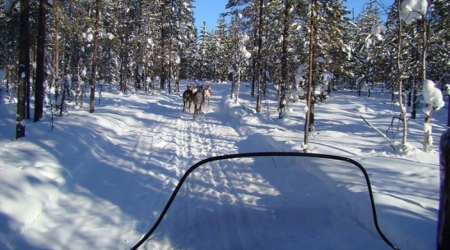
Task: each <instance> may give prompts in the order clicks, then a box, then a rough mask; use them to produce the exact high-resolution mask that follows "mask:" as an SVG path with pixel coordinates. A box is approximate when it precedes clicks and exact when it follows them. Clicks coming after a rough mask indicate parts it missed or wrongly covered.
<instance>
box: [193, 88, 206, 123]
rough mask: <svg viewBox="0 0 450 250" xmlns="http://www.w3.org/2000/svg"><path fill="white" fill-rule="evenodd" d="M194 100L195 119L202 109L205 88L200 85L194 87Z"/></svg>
mask: <svg viewBox="0 0 450 250" xmlns="http://www.w3.org/2000/svg"><path fill="white" fill-rule="evenodd" d="M192 99H193V102H194V119H195V118H196V117H197V116H199V115H200V111H201V110H202V104H203V101H204V99H205V98H204V96H203V89H202V88H201V87H199V86H197V87H195V88H194V96H193V98H192Z"/></svg>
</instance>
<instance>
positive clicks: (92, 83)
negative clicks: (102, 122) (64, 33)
mask: <svg viewBox="0 0 450 250" xmlns="http://www.w3.org/2000/svg"><path fill="white" fill-rule="evenodd" d="M100 2H101V0H96V7H95V32H94V48H93V51H92V72H91V81H90V87H91V95H90V98H89V113H94V105H95V80H96V75H97V46H98V29H99V25H98V23H99V20H100V5H101V3H100Z"/></svg>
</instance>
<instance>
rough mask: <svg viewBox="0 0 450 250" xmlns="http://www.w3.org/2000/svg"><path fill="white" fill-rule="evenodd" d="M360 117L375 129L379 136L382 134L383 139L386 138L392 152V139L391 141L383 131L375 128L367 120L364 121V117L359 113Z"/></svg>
mask: <svg viewBox="0 0 450 250" xmlns="http://www.w3.org/2000/svg"><path fill="white" fill-rule="evenodd" d="M360 117H361V118H362V119H363V120H364V122H365V123H366V124H367V125H369V127H371V128H373V129H375V131H377V132H378V133H379V134H380V135H381V136H383V137H384V139H386V140H387V141H388V142H389V144H390V145H391V147H392V149H393V150H394V152H395V147H394V145H393V144H392V141H391V140H390V139H389V138H388V137H387V136H386V135H385V134H383V132H381V131H380V130H379V129H377V128H375V127H374V126H373V125H372V124H370V123H369V122H368V121H366V119H364V117H362V115H360Z"/></svg>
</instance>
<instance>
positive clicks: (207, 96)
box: [203, 85, 212, 106]
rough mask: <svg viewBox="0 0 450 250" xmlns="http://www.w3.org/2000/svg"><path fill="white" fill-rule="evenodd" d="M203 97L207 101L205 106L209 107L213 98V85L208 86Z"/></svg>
mask: <svg viewBox="0 0 450 250" xmlns="http://www.w3.org/2000/svg"><path fill="white" fill-rule="evenodd" d="M203 96H204V99H205V104H206V105H208V106H209V104H210V102H211V96H212V90H211V85H206V89H205V90H204V92H203Z"/></svg>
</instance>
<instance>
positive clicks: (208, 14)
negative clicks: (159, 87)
mask: <svg viewBox="0 0 450 250" xmlns="http://www.w3.org/2000/svg"><path fill="white" fill-rule="evenodd" d="M378 1H381V2H382V3H383V4H384V5H385V6H387V7H388V6H390V5H391V4H392V3H393V1H394V0H378ZM365 2H368V0H367V1H365V0H347V3H346V4H347V6H348V8H349V9H350V10H352V9H353V8H354V10H355V16H356V15H357V13H359V12H360V11H361V9H362V6H363V4H364V3H365ZM227 3H228V0H195V2H194V6H195V9H194V17H195V25H196V26H197V28H198V29H199V28H201V27H202V26H203V21H205V22H206V26H207V27H208V30H212V29H215V28H214V26H215V25H216V24H217V19H218V18H219V15H220V13H223V12H225V6H226V4H227Z"/></svg>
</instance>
